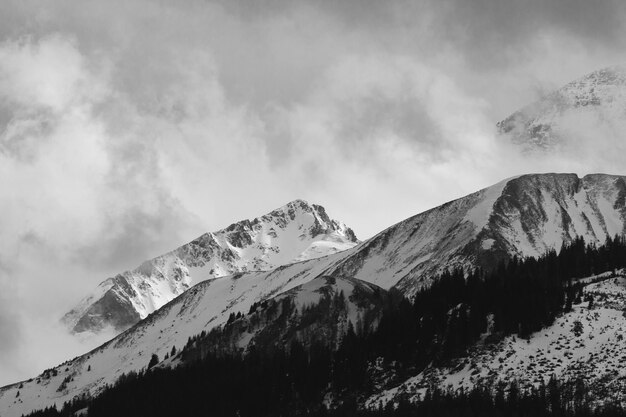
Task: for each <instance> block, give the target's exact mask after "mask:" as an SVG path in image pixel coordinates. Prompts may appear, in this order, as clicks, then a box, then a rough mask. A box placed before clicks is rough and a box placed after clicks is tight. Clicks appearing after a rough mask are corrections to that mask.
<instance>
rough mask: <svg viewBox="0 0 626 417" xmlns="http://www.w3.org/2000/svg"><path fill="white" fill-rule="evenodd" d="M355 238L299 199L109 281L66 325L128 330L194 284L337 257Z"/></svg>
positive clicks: (81, 304) (319, 209)
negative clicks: (296, 262) (248, 272)
mask: <svg viewBox="0 0 626 417" xmlns="http://www.w3.org/2000/svg"><path fill="white" fill-rule="evenodd" d="M357 242H358V240H357V238H356V235H355V234H354V232H353V231H352V229H350V228H349V227H347V226H346V225H345V224H344V223H343V222H340V221H336V220H332V219H330V217H329V216H328V214H327V213H326V210H325V209H324V207H322V206H320V205H316V204H309V203H308V202H306V201H304V200H299V199H298V200H294V201H291V202H289V203H287V204H286V205H284V206H282V207H280V208H278V209H275V210H272V211H271V212H270V213H268V214H265V215H263V216H260V217H257V218H255V219H252V220H242V221H239V222H236V223H233V224H231V225H229V226H227V227H226V228H224V229H221V230H219V231H217V232H209V233H204V234H202V235H201V236H199V237H198V238H196V239H194V240H192V241H191V242H189V243H187V244H185V245H182V246H180V247H179V248H177V249H174V250H173V251H170V252H168V253H166V254H164V255H161V256H158V257H156V258H153V259H150V260H148V261H144V262H143V263H142V264H141V265H140V266H139V267H137V268H135V269H133V270H129V271H126V272H123V273H121V274H118V275H116V276H115V277H112V278H108V279H107V280H105V281H103V282H102V283H100V285H99V286H98V287H97V288H96V290H95V291H94V292H92V293H91V294H89V295H87V296H86V297H85V298H83V300H81V301H80V302H79V304H78V305H77V306H76V307H74V308H73V309H72V310H70V311H69V312H67V313H66V314H65V315H64V316H63V318H62V322H63V323H64V324H65V325H66V326H67V327H68V328H70V329H71V331H72V332H73V333H83V332H92V333H98V332H100V331H103V330H105V329H106V328H107V327H113V328H114V329H115V330H116V331H117V332H119V331H121V330H124V329H126V328H128V327H130V326H131V325H133V324H134V323H136V322H138V321H139V320H141V319H142V318H145V317H146V316H147V315H148V314H150V313H151V312H153V311H155V310H156V309H158V308H159V307H161V306H163V305H164V304H165V303H167V302H168V301H170V300H172V299H173V298H175V297H176V296H178V295H180V294H182V293H183V292H184V291H185V290H187V289H188V288H190V287H191V286H192V283H194V282H199V281H202V280H205V279H212V278H215V277H219V276H226V275H230V274H233V273H238V272H246V271H257V270H259V271H263V270H270V269H273V268H276V267H278V266H280V265H283V264H285V263H290V262H294V261H300V260H306V259H310V258H316V257H319V256H324V255H326V254H329V253H335V252H338V251H341V250H344V249H347V248H350V247H352V246H354V245H355V244H356V243H357Z"/></svg>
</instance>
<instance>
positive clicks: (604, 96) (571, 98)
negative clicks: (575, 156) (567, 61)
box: [498, 67, 626, 151]
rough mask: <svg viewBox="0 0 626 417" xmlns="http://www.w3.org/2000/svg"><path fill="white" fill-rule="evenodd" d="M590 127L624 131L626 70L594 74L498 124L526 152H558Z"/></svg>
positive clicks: (564, 87) (571, 83)
mask: <svg viewBox="0 0 626 417" xmlns="http://www.w3.org/2000/svg"><path fill="white" fill-rule="evenodd" d="M581 123H582V125H583V126H586V127H588V128H594V129H597V128H598V127H602V128H606V129H607V131H618V132H620V131H622V132H623V128H624V123H626V68H624V67H612V68H604V69H601V70H598V71H594V72H592V73H590V74H587V75H585V76H584V77H582V78H580V79H578V80H575V81H572V82H570V83H569V84H567V85H565V86H563V87H562V88H560V89H558V90H556V91H554V92H552V93H550V94H548V95H547V96H545V97H544V98H542V99H541V100H539V101H537V102H535V103H532V104H530V105H528V106H526V107H524V108H522V109H520V110H518V111H516V112H515V113H513V114H512V115H511V116H509V117H507V118H506V119H504V120H502V121H501V122H499V123H498V128H499V130H500V133H501V134H503V135H504V136H506V137H508V138H510V139H511V140H512V141H513V143H515V144H518V145H520V146H522V147H523V149H525V150H526V151H538V150H539V151H545V150H555V149H557V148H559V147H561V146H563V145H565V144H566V142H567V141H568V140H570V139H571V137H572V136H574V135H577V134H578V132H577V130H579V129H580V127H581Z"/></svg>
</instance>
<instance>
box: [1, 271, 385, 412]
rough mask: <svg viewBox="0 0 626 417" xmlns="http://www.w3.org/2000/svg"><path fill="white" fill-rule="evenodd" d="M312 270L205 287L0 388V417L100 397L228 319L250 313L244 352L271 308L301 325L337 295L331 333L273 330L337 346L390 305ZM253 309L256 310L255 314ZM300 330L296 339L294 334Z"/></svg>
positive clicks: (375, 293) (367, 287)
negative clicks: (285, 307)
mask: <svg viewBox="0 0 626 417" xmlns="http://www.w3.org/2000/svg"><path fill="white" fill-rule="evenodd" d="M315 263H316V262H315V260H309V261H306V262H303V263H300V264H295V265H289V266H287V267H281V268H278V269H277V270H275V271H272V272H252V273H246V274H238V275H235V276H231V277H220V278H215V279H212V280H208V281H204V282H201V283H199V284H198V285H196V286H194V287H193V288H191V289H190V290H188V291H186V292H185V293H184V294H182V295H181V296H179V297H178V298H176V299H175V300H173V301H171V302H170V303H168V304H166V305H165V306H163V307H162V308H161V309H159V310H158V311H156V312H155V313H153V314H151V315H150V316H148V317H147V318H146V319H144V320H142V321H141V322H139V323H138V324H136V325H135V326H133V327H132V328H130V329H128V330H127V331H125V332H124V333H122V334H120V335H119V336H117V337H116V338H114V339H113V340H111V341H109V342H107V343H105V344H104V345H102V346H100V347H98V348H97V349H94V350H92V351H91V352H88V353H87V354H85V355H82V356H80V357H77V358H75V359H72V360H70V361H67V362H65V363H62V364H61V365H59V366H56V367H55V368H52V369H49V370H46V371H45V372H43V373H42V374H41V375H39V376H37V377H36V378H32V379H30V380H28V381H23V382H20V383H16V384H13V385H9V386H6V387H4V388H0V415H1V416H2V417H11V416H19V415H21V414H24V413H28V412H30V411H32V410H34V409H40V408H44V407H47V406H49V405H52V404H57V405H59V406H61V405H62V404H63V403H64V402H65V401H68V400H71V399H72V398H74V397H75V396H76V395H81V394H89V395H95V394H97V393H99V392H100V391H101V390H103V389H104V387H105V385H106V384H111V383H113V382H115V381H116V380H117V378H119V377H120V376H121V375H122V374H124V373H128V372H130V371H139V370H141V369H144V368H146V366H147V365H148V362H149V360H150V357H151V355H152V354H153V353H155V354H157V355H158V356H159V358H164V357H165V356H166V355H167V354H168V353H170V352H171V349H172V347H174V346H175V347H176V349H177V350H178V351H180V350H181V348H182V347H183V346H185V344H186V343H187V341H188V339H189V338H190V337H191V336H195V335H198V334H200V333H201V332H202V331H203V330H205V331H210V330H211V329H213V328H215V327H216V326H220V325H223V324H225V323H226V322H227V320H228V317H229V312H237V313H242V314H245V313H248V312H250V313H251V314H250V315H249V316H248V317H247V318H243V319H241V320H238V321H237V322H235V323H231V326H230V329H231V337H230V338H229V340H231V341H232V342H233V343H234V344H236V345H237V346H238V347H240V348H245V347H246V346H248V345H249V344H255V343H258V340H261V339H262V338H263V336H264V335H265V334H266V333H267V332H268V331H270V327H267V328H266V327H265V326H257V327H254V326H251V327H249V329H255V332H254V333H253V334H252V333H245V334H244V333H243V332H239V331H238V330H240V329H241V326H242V325H243V324H244V323H243V321H245V322H246V323H247V324H249V322H250V321H253V320H264V321H265V322H268V321H270V320H271V319H272V317H273V316H271V313H270V311H271V309H270V308H269V307H270V306H271V305H272V304H273V305H277V306H280V305H281V303H282V302H283V301H285V300H288V301H289V303H290V305H292V306H293V307H294V309H295V310H297V311H298V312H300V314H299V315H298V316H299V317H300V319H301V318H302V312H303V310H304V309H305V308H306V307H307V306H313V305H315V304H318V303H319V302H320V301H321V300H322V299H323V298H327V297H329V298H330V300H331V301H332V298H333V297H334V296H335V295H338V294H340V293H343V295H344V296H345V303H343V305H342V306H341V307H336V308H323V309H322V310H321V314H320V316H323V317H324V316H327V317H328V320H326V322H328V323H330V322H332V326H323V325H322V323H321V322H320V321H318V322H314V323H311V324H309V325H308V329H307V328H306V327H303V326H297V324H298V323H294V322H292V323H291V324H292V325H293V326H280V323H275V324H273V325H272V327H271V329H274V330H276V329H277V328H278V330H277V333H276V334H278V335H281V336H280V337H278V338H277V339H275V341H276V342H278V343H280V342H281V340H283V341H284V340H288V339H289V338H290V337H291V338H293V337H301V338H304V337H305V333H306V332H307V330H309V331H311V332H314V331H315V332H317V333H318V334H319V335H321V333H319V332H320V329H321V328H324V331H325V332H328V334H327V335H328V336H329V337H334V338H339V337H340V334H341V333H343V332H344V331H345V330H346V328H347V325H348V322H349V321H351V322H352V324H353V325H354V326H356V325H357V321H358V320H359V319H361V320H364V321H365V320H366V317H367V316H372V315H374V317H372V318H371V319H370V322H371V321H372V320H375V318H376V317H375V314H376V312H377V311H379V309H380V306H381V305H382V301H383V297H385V292H384V291H383V290H380V289H379V288H378V287H376V286H375V285H372V284H368V283H364V282H360V281H358V280H354V279H350V278H342V277H328V276H325V275H324V274H322V273H321V271H320V269H315V268H314V267H313V266H314V265H315ZM312 267H313V269H312V270H311V269H310V268H312ZM303 271H308V272H313V271H314V272H313V274H312V275H317V276H318V278H316V279H311V278H310V275H305V274H302V272H303ZM279 291H280V292H281V294H278V293H279ZM272 297H275V298H273V299H272ZM262 301H266V303H265V306H263V305H259V303H260V302H262ZM255 304H256V305H255ZM253 305H255V309H252V311H250V310H251V307H253ZM294 316H295V315H294ZM331 316H332V317H331ZM290 317H291V316H290ZM257 324H260V323H257ZM277 325H278V326H277ZM295 329H298V331H299V334H295V333H294V334H290V333H291V331H292V330H293V331H295ZM169 364H170V365H172V363H171V362H170V363H169ZM175 364H176V363H174V365H175ZM18 392H19V395H18Z"/></svg>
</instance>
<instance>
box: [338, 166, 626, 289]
mask: <svg viewBox="0 0 626 417" xmlns="http://www.w3.org/2000/svg"><path fill="white" fill-rule="evenodd" d="M625 180H626V178H625V177H620V176H612V175H604V174H596V175H587V176H585V177H583V178H579V177H578V176H577V175H575V174H536V175H523V176H520V177H517V178H513V179H509V180H505V181H502V182H500V183H498V184H496V185H494V186H491V187H489V188H486V189H483V190H481V191H478V192H476V193H474V194H470V195H468V196H466V197H463V198H460V199H458V200H455V201H451V202H449V203H446V204H444V205H442V206H439V207H437V208H434V209H432V210H429V211H427V212H424V213H421V214H418V215H416V216H414V217H411V218H409V219H407V220H405V221H403V222H400V223H398V224H396V225H394V226H392V227H390V228H389V229H387V230H385V231H383V232H382V233H379V234H378V235H377V236H375V237H373V238H372V239H369V240H367V241H365V242H363V243H362V244H360V245H358V246H357V247H355V248H353V249H351V250H350V251H348V252H346V253H345V256H344V259H343V260H342V261H341V262H340V263H339V264H338V265H336V266H335V267H334V269H332V270H331V272H332V273H336V274H340V275H344V276H352V277H355V278H358V279H361V280H364V281H368V282H372V283H375V284H377V285H379V286H381V287H383V288H391V287H393V286H395V287H396V288H399V289H400V290H402V291H403V292H404V293H406V294H409V295H410V294H413V293H414V292H415V291H416V290H418V289H419V288H421V287H422V286H424V285H428V283H429V282H430V280H431V278H432V277H433V275H434V274H436V273H438V272H441V271H442V270H444V269H446V268H454V267H463V268H469V267H474V266H482V267H485V268H490V267H493V266H495V265H496V264H497V262H498V261H500V260H503V259H507V258H508V257H510V256H513V255H517V256H522V257H525V256H539V255H541V254H543V253H545V252H546V251H547V250H549V249H557V250H558V249H560V248H561V246H562V244H563V242H570V241H572V240H573V239H574V238H576V237H579V236H582V237H584V238H585V240H586V241H587V242H589V243H604V241H605V240H606V238H607V237H608V236H614V235H616V234H623V233H624V231H625V229H624V227H625V225H626V201H625V200H624V199H625V197H626V181H625Z"/></svg>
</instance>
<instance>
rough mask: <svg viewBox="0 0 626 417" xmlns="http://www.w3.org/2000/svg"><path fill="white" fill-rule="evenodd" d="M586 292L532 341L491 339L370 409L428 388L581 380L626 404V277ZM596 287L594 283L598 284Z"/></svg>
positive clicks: (605, 280)
mask: <svg viewBox="0 0 626 417" xmlns="http://www.w3.org/2000/svg"><path fill="white" fill-rule="evenodd" d="M598 279H599V282H595V283H592V284H589V285H588V286H586V287H585V288H584V296H583V300H585V299H586V298H587V296H589V295H591V298H592V300H593V301H592V302H591V303H589V301H584V302H582V303H580V304H577V305H574V306H573V310H572V311H571V312H570V313H567V314H564V315H563V316H561V317H559V318H558V319H557V320H556V321H555V323H554V324H553V325H552V326H550V327H548V328H545V329H543V330H541V331H539V332H536V333H534V334H532V335H531V336H530V337H529V338H528V339H521V338H519V337H517V336H509V337H506V338H504V339H502V340H498V341H497V342H495V343H494V342H491V343H490V342H489V341H488V340H489V338H488V337H487V336H488V335H485V338H484V339H483V341H482V342H481V343H479V344H478V345H477V346H476V347H474V348H473V349H472V351H471V352H470V353H469V355H468V356H467V357H466V358H463V359H459V360H455V361H454V362H453V363H451V364H450V365H449V366H446V367H441V368H437V367H430V368H428V369H426V370H425V371H424V372H422V373H421V374H419V375H417V376H415V377H412V378H410V379H409V380H407V381H405V382H404V383H402V384H401V385H399V386H397V387H395V388H393V389H390V390H388V391H385V392H382V393H379V394H377V395H375V396H373V397H372V398H370V400H369V403H370V404H372V405H375V404H377V403H378V402H379V401H383V402H386V401H390V400H391V401H393V399H394V398H396V397H397V396H398V395H399V394H405V395H408V396H409V397H410V398H413V399H418V398H420V396H423V395H424V393H425V391H426V389H427V388H428V387H433V386H439V387H441V388H445V387H451V388H454V389H457V388H461V387H464V388H470V387H473V386H475V385H477V384H480V385H484V386H489V387H494V388H495V387H497V386H498V384H500V383H503V384H505V385H508V383H510V382H511V381H513V380H517V381H518V382H519V383H520V385H521V387H532V386H535V387H536V386H538V385H539V384H541V383H545V384H547V382H548V380H549V378H550V377H551V376H552V375H555V376H556V377H557V378H559V380H570V381H575V380H576V379H579V378H582V379H583V380H584V381H585V382H586V383H587V386H588V387H589V388H590V392H589V394H590V397H591V398H593V399H595V400H596V401H597V402H598V405H600V404H601V403H602V402H603V401H607V400H617V401H620V402H622V404H624V403H626V394H625V393H626V390H625V388H626V367H625V366H624V365H626V344H625V343H624V338H625V337H626V317H625V315H624V309H625V308H626V277H625V276H624V271H618V273H617V274H610V275H607V274H605V275H604V276H601V277H597V279H596V280H598ZM594 281H595V280H594Z"/></svg>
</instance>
